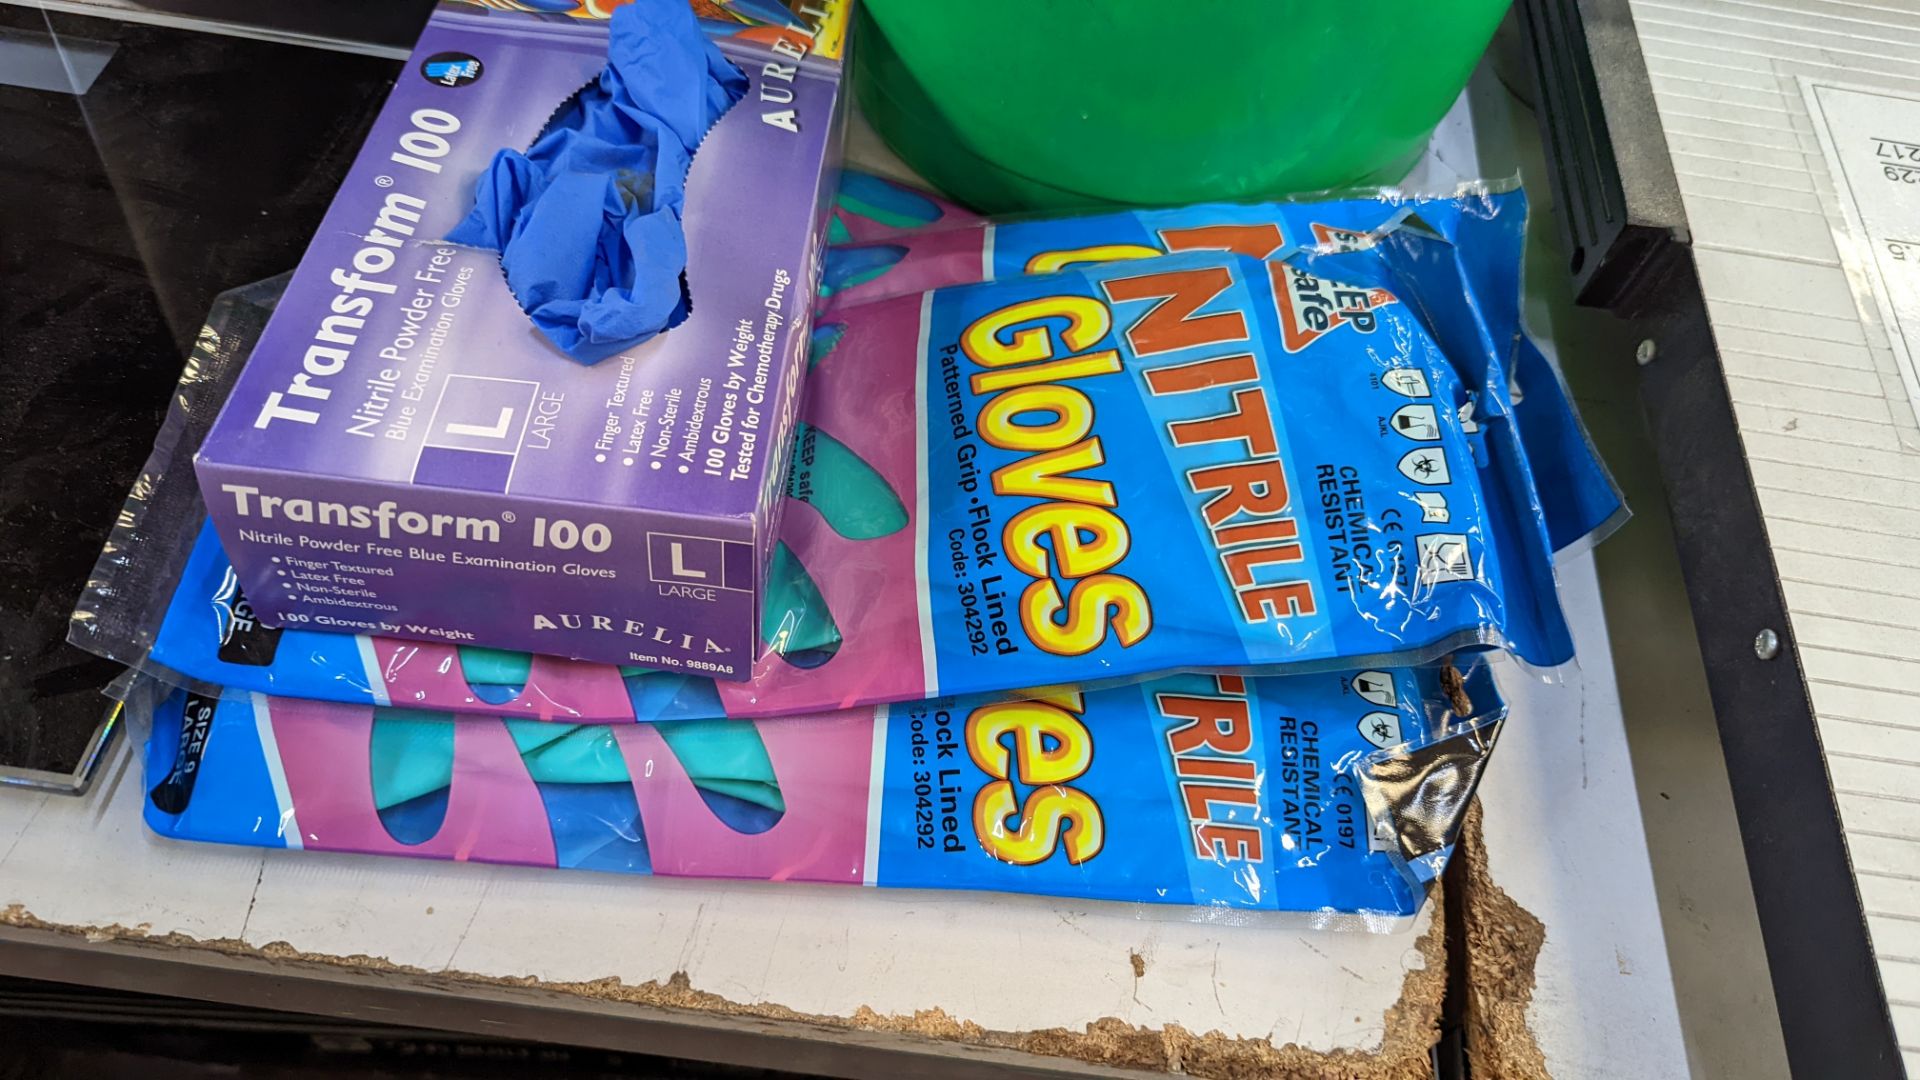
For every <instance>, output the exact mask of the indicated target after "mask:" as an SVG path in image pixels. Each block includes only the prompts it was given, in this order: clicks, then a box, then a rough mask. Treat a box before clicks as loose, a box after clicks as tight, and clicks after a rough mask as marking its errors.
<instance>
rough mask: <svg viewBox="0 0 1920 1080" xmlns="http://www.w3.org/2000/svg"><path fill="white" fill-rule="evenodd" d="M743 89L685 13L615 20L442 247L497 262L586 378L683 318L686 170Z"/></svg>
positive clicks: (640, 12) (682, 6)
mask: <svg viewBox="0 0 1920 1080" xmlns="http://www.w3.org/2000/svg"><path fill="white" fill-rule="evenodd" d="M746 89H747V79H746V76H744V75H742V74H741V73H740V71H739V69H737V68H735V67H734V66H733V65H732V64H731V63H729V62H728V61H727V59H726V58H725V57H723V56H721V55H720V52H719V50H718V49H716V48H714V46H713V45H712V43H710V42H709V41H708V40H707V38H706V35H704V34H702V33H701V32H700V29H699V27H698V26H697V25H696V24H695V23H694V19H693V14H692V10H691V8H689V7H688V5H687V4H686V2H685V0H636V2H635V3H632V4H629V5H628V6H626V7H622V8H620V9H618V10H617V11H615V12H614V15H613V20H612V22H611V23H610V24H609V30H608V38H607V66H606V68H605V69H604V70H602V71H601V72H600V77H599V78H598V79H596V80H595V81H593V82H591V83H589V84H587V86H586V87H585V88H584V89H582V90H581V91H580V93H579V94H578V95H576V96H575V97H574V99H573V100H572V101H570V102H568V103H567V104H566V105H565V106H563V107H562V108H561V109H560V111H559V112H558V113H556V114H555V115H554V117H553V119H552V120H550V121H548V123H547V128H546V130H545V131H543V132H542V133H541V134H540V137H539V138H538V139H536V140H534V143H533V145H532V146H531V147H530V148H528V150H527V151H526V153H524V154H523V153H521V152H519V151H518V150H511V149H508V150H502V151H500V152H499V153H498V154H496V155H495V156H494V159H493V164H492V166H491V167H490V168H489V169H488V170H487V172H486V173H484V174H482V176H481V177H480V185H479V188H478V190H477V191H476V192H475V194H474V207H473V212H472V213H471V214H469V215H467V219H466V220H465V221H462V222H461V223H460V224H459V225H458V226H456V227H455V228H454V230H453V231H452V232H451V233H449V234H448V235H447V239H448V240H451V241H453V242H454V243H456V244H468V245H471V246H474V247H485V248H492V249H494V250H495V251H498V252H500V265H501V267H502V269H504V270H505V271H506V275H507V285H508V287H509V288H511V289H512V290H513V295H514V297H515V298H516V299H518V300H519V302H520V307H521V308H522V309H523V310H524V311H526V313H527V314H528V316H530V317H531V318H532V319H533V323H534V325H535V326H536V327H538V328H539V330H540V332H541V333H542V334H544V335H546V337H547V339H548V340H550V341H552V342H553V343H554V345H556V346H558V347H559V349H560V351H562V352H564V353H566V354H567V355H568V356H570V357H572V358H573V359H575V360H578V361H580V362H581V363H585V364H591V363H594V362H596V361H599V360H604V359H606V358H607V357H609V356H612V355H614V354H615V353H618V352H621V351H623V350H625V349H628V348H631V347H633V346H635V345H638V344H640V343H641V342H643V341H646V340H647V339H648V338H651V337H653V336H654V335H655V334H658V333H660V332H661V331H662V330H666V329H668V328H669V327H672V326H675V325H678V324H679V323H680V322H681V321H682V320H684V319H685V318H686V317H687V312H688V311H689V310H690V300H689V298H688V296H687V292H686V285H685V282H684V279H683V276H682V275H683V273H684V272H685V270H686V268H687V245H686V238H685V237H684V236H683V235H682V233H681V229H680V219H681V213H682V209H683V207H684V205H685V202H686V183H687V169H688V167H689V166H690V165H691V164H692V161H693V152H694V148H695V147H697V146H699V145H700V140H701V139H703V138H705V137H706V134H707V130H708V129H709V128H711V127H712V126H713V125H714V123H715V122H716V121H718V120H719V119H720V117H721V115H722V114H724V113H725V112H726V111H727V110H728V109H730V108H732V107H733V104H734V103H735V102H737V101H739V100H740V98H741V96H742V95H743V94H745V93H746Z"/></svg>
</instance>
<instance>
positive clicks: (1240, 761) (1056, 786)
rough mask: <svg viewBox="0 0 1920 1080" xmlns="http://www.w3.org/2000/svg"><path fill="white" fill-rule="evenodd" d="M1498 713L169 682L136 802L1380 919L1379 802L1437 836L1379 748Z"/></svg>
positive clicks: (1415, 691)
mask: <svg viewBox="0 0 1920 1080" xmlns="http://www.w3.org/2000/svg"><path fill="white" fill-rule="evenodd" d="M1503 715H1504V705H1503V704H1502V703H1501V701H1500V698H1499V695H1498V694H1497V692H1496V690H1495V688H1494V687H1493V684H1492V680H1491V678H1490V677H1489V675H1488V673H1487V671H1486V670H1485V668H1484V667H1482V666H1478V665H1472V666H1469V667H1468V668H1467V669H1466V673H1465V677H1464V679H1462V678H1461V677H1459V676H1458V675H1456V674H1455V673H1454V672H1453V671H1452V670H1451V669H1420V670H1396V671H1359V672H1343V673H1335V672H1326V673H1320V674H1315V675H1306V676H1298V677H1287V678H1269V679H1260V678H1242V677H1240V676H1234V675H1200V674H1192V675H1180V676H1174V677H1169V678H1165V679H1160V680H1156V681H1153V682H1149V683H1143V684H1137V685H1133V686H1126V687H1118V688H1113V689H1108V690H1103V691H1095V692H1088V693H1084V694H1083V693H1057V694H1052V695H1048V696H1046V697H1044V698H1039V699H1036V700H1031V701H1018V702H1009V701H1000V700H993V701H984V702H982V701H971V702H967V701H930V702H918V703H914V704H912V705H896V706H890V707H889V706H882V707H877V708H869V709H863V710H847V711H843V712H838V713H832V714H826V715H818V716H809V717H793V718H783V719H777V720H766V721H755V722H730V721H718V722H715V721H695V722H683V723H672V724H655V725H618V726H577V725H558V724H537V723H525V722H520V721H513V720H498V719H492V718H477V717H465V718H461V719H458V720H455V719H453V718H451V717H450V716H448V715H447V714H430V713H422V712H419V711H416V710H402V709H372V708H366V707H357V706H346V705H338V704H324V703H318V702H304V701H298V700H290V699H280V698H268V697H265V696H248V695H231V696H227V697H224V698H220V697H200V696H195V695H190V694H186V693H184V692H182V693H176V694H174V695H173V696H172V697H171V698H169V699H168V700H167V702H166V703H165V704H164V705H163V706H162V707H161V708H160V709H159V711H158V714H157V716H156V717H155V721H154V725H153V731H152V735H151V738H150V739H149V741H148V744H147V754H146V769H147V771H146V776H147V780H146V787H147V790H148V798H147V806H146V812H145V814H146V820H147V823H148V824H149V826H150V827H151V828H152V829H153V830H154V831H155V832H157V833H159V834H160V835H162V836H166V837H172V838H177V839H188V840H205V841H218V842H225V843H236V844H251V845H259V846H265V847H304V848H307V849H310V850H326V851H347V852H360V853H372V854H389V855H408V856H413V857H417V858H437V859H461V860H472V861H477V862H498V863H516V864H524V865H531V866H542V867H558V868H566V869H572V868H578V869H599V870H615V871H625V872H630V873H653V874H659V875H662V876H691V877H732V878H760V879H770V880H778V881H815V882H838V883H843V884H850V885H873V886H881V887H888V888H935V889H985V890H995V891H1001V892H1025V893H1043V894H1051V895H1059V896H1072V897H1082V898H1088V899H1100V900H1122V901H1139V902H1148V903H1172V904H1195V905H1210V906H1220V907H1231V908H1246V909H1265V910H1277V911H1289V912H1301V913H1310V914H1312V915H1315V916H1318V917H1320V918H1322V919H1325V918H1327V917H1330V916H1335V915H1365V916H1373V917H1376V918H1375V919H1373V920H1370V921H1369V923H1368V924H1370V925H1373V926H1375V927H1380V926H1382V925H1385V924H1386V923H1388V922H1390V920H1391V918H1392V917H1394V916H1405V915H1410V914H1412V913H1413V912H1415V911H1417V910H1418V907H1419V904H1420V902H1421V900H1422V898H1423V895H1424V886H1423V883H1422V882H1421V880H1420V878H1421V877H1422V876H1430V874H1429V875H1414V876H1409V875H1408V874H1407V873H1405V872H1404V871H1403V870H1402V869H1401V868H1400V866H1401V862H1399V861H1397V860H1398V859H1399V855H1398V850H1399V842H1398V841H1397V839H1396V830H1398V829H1400V828H1401V827H1402V824H1401V822H1400V821H1399V820H1398V818H1397V815H1398V813H1399V810H1398V808H1397V805H1396V800H1400V799H1405V800H1406V801H1407V806H1406V809H1407V811H1408V812H1409V813H1411V814H1412V815H1413V817H1412V818H1411V819H1410V820H1409V821H1408V822H1407V823H1406V827H1407V828H1408V829H1409V830H1410V831H1411V832H1412V833H1414V834H1416V838H1415V840H1414V841H1413V842H1414V843H1415V844H1416V846H1418V847H1420V848H1421V849H1423V850H1425V849H1434V850H1435V852H1436V854H1434V855H1431V856H1430V857H1429V858H1428V859H1427V861H1426V862H1425V863H1424V864H1423V866H1424V867H1425V868H1426V869H1428V870H1431V869H1432V868H1433V866H1434V865H1436V863H1437V862H1439V861H1442V860H1444V857H1445V856H1444V851H1443V850H1441V849H1440V848H1436V847H1435V844H1434V843H1431V842H1429V840H1428V838H1429V837H1437V838H1438V840H1439V841H1440V843H1441V844H1442V845H1444V844H1445V843H1448V842H1450V841H1451V835H1452V828H1453V826H1454V825H1455V824H1457V813H1456V814H1454V815H1453V818H1454V820H1452V821H1440V820H1439V819H1438V817H1437V815H1436V813H1435V807H1434V806H1432V805H1429V804H1430V803H1431V800H1427V799H1425V797H1424V796H1423V794H1422V792H1421V791H1420V790H1416V789H1413V788H1411V787H1409V785H1407V784H1406V783H1405V782H1404V781H1403V782H1401V783H1399V784H1398V785H1396V786H1394V787H1391V788H1382V789H1381V790H1379V791H1375V790H1371V789H1370V788H1369V784H1370V783H1371V781H1370V779H1369V777H1370V776H1372V775H1373V774H1374V773H1376V772H1378V771H1380V765H1379V760H1380V758H1381V756H1382V755H1381V751H1383V750H1385V751H1389V752H1390V753H1389V754H1388V755H1387V756H1388V757H1390V758H1395V759H1396V760H1397V759H1398V758H1399V757H1407V756H1409V755H1414V754H1416V753H1418V752H1419V751H1421V750H1422V749H1423V748H1426V747H1432V746H1435V745H1437V744H1439V743H1444V742H1445V741H1446V740H1448V739H1450V738H1454V737H1457V736H1458V735H1459V734H1460V733H1462V732H1472V731H1486V730H1488V729H1489V728H1490V727H1491V726H1492V725H1494V724H1496V723H1497V722H1498V721H1499V719H1500V718H1501V717H1502V716H1503ZM1426 757H1428V758H1432V757H1434V755H1433V754H1431V753H1429V754H1427V755H1426ZM1414 771H1415V770H1413V769H1409V768H1402V769H1400V770H1399V774H1398V775H1400V776H1402V777H1404V776H1406V775H1409V774H1411V773H1413V772H1414ZM1418 772H1419V774H1420V775H1423V776H1426V777H1427V778H1428V779H1429V783H1427V784H1426V785H1425V786H1426V787H1428V788H1431V787H1434V786H1437V785H1436V782H1435V778H1436V777H1437V776H1438V770H1436V769H1435V768H1433V767H1432V766H1431V765H1423V766H1421V767H1420V768H1419V770H1418ZM1468 779H1469V780H1470V779H1471V777H1469V778H1468ZM1453 786H1455V787H1458V786H1460V785H1453ZM1466 786H1467V787H1469V788H1470V783H1469V784H1468V785H1466ZM1370 800H1371V802H1372V803H1373V804H1374V805H1375V806H1377V807H1378V810H1377V811H1375V812H1374V813H1372V814H1371V815H1370V813H1369V809H1368V806H1369V801H1370ZM1447 806H1448V807H1449V808H1450V810H1449V812H1450V813H1451V812H1452V810H1457V809H1458V807H1457V804H1455V803H1452V802H1450V803H1448V804H1447Z"/></svg>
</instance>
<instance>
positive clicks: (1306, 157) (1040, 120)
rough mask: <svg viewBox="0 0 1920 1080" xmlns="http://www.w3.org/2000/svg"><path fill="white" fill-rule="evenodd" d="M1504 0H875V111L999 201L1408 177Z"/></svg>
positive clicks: (1159, 200)
mask: <svg viewBox="0 0 1920 1080" xmlns="http://www.w3.org/2000/svg"><path fill="white" fill-rule="evenodd" d="M1508 2H1509V0H1349V2H1347V3H1332V4H1330V3H1326V2H1325V0H1314V2H1311V3H1310V2H1307V0H1264V2H1257V0H1190V2H1188V3H1185V4H1167V3H1165V2H1163V0H1154V2H1148V0H1019V2H1017V3H1016V2H1014V0H970V2H967V3H943V2H941V0H862V3H861V4H860V5H859V6H858V7H857V8H856V21H857V24H858V29H857V32H856V35H855V37H854V39H853V46H854V88H855V93H856V95H857V96H858V99H859V102H860V107H861V109H862V110H863V111H864V112H865V113H866V116H867V119H868V120H869V122H871V123H872V124H873V126H874V129H875V130H876V131H878V132H879V134H880V136H881V137H882V138H883V139H885V140H886V142H887V144H888V145H889V146H891V147H892V148H893V150H894V151H895V152H896V153H898V154H899V155H900V157H901V158H902V159H903V160H905V161H906V162H907V164H909V165H911V166H913V167H914V168H915V169H916V170H918V171H919V172H920V174H921V175H922V176H924V177H926V178H927V180H928V181H929V182H931V183H933V184H934V185H936V186H938V187H939V188H940V189H942V190H943V191H945V192H947V193H948V194H950V195H952V196H953V197H955V198H956V199H959V200H960V201H962V202H965V203H968V204H970V205H972V206H973V207H975V208H976V209H979V210H983V211H986V212H989V213H1000V212H1011V211H1018V210H1036V209H1065V208H1074V207H1087V206H1098V205H1103V204H1133V205H1148V206H1174V205H1182V204H1186V203H1193V202H1202V201H1205V200H1209V199H1249V198H1257V197H1262V196H1274V195H1283V194H1291V193H1296V192H1305V191H1320V190H1324V189H1328V188H1339V187H1350V186H1357V185H1363V184H1386V183H1392V182H1394V181H1396V180H1399V179H1400V178H1401V177H1403V176H1405V175H1406V172H1407V170H1408V169H1409V168H1411V167H1412V166H1413V164H1414V162H1415V161H1417V160H1418V159H1419V156H1420V153H1421V150H1422V149H1423V148H1424V146H1425V145H1426V140H1427V137H1428V135H1429V134H1431V132H1432V130H1433V127H1434V125H1435V124H1437V123H1439V121H1440V118H1441V117H1442V116H1444V115H1446V111H1447V109H1448V107H1449V106H1451V105H1452V104H1453V101H1454V99H1455V98H1456V97H1457V96H1458V95H1459V93H1460V89H1461V87H1463V86H1465V85H1466V82H1467V77H1468V76H1469V75H1470V74H1472V72H1473V67H1474V64H1475V63H1476V62H1478V60H1479V59H1480V54H1481V52H1482V51H1484V50H1485V49H1486V47H1487V42H1488V41H1489V40H1490V39H1491V38H1492V36H1493V31H1494V28H1495V27H1496V26H1498V25H1499V22H1500V18H1501V16H1502V15H1503V14H1504V13H1505V12H1506V9H1507V6H1508Z"/></svg>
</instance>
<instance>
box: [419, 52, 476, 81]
mask: <svg viewBox="0 0 1920 1080" xmlns="http://www.w3.org/2000/svg"><path fill="white" fill-rule="evenodd" d="M420 74H421V76H422V77H424V78H425V79H426V80H427V81H428V82H430V83H436V84H438V85H440V86H465V85H467V84H468V83H470V82H472V81H473V80H475V79H477V78H479V77H480V58H479V57H477V56H474V55H472V54H470V53H463V52H443V53H434V54H433V55H432V56H429V57H427V59H426V60H425V61H424V62H423V63H421V65H420Z"/></svg>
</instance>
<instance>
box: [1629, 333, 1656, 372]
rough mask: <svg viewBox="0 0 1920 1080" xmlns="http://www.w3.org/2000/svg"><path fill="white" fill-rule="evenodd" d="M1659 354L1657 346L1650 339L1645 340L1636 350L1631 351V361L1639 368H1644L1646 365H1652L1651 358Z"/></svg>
mask: <svg viewBox="0 0 1920 1080" xmlns="http://www.w3.org/2000/svg"><path fill="white" fill-rule="evenodd" d="M1659 352H1660V348H1659V346H1657V345H1655V344H1654V343H1653V339H1652V338H1647V339H1646V340H1644V341H1642V342H1641V343H1640V346H1639V347H1638V348H1636V349H1634V350H1633V360H1634V362H1635V363H1637V364H1639V365H1640V366H1641V367H1646V366H1647V365H1648V364H1651V363H1653V358H1654V357H1655V356H1657V355H1658V354H1659Z"/></svg>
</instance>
